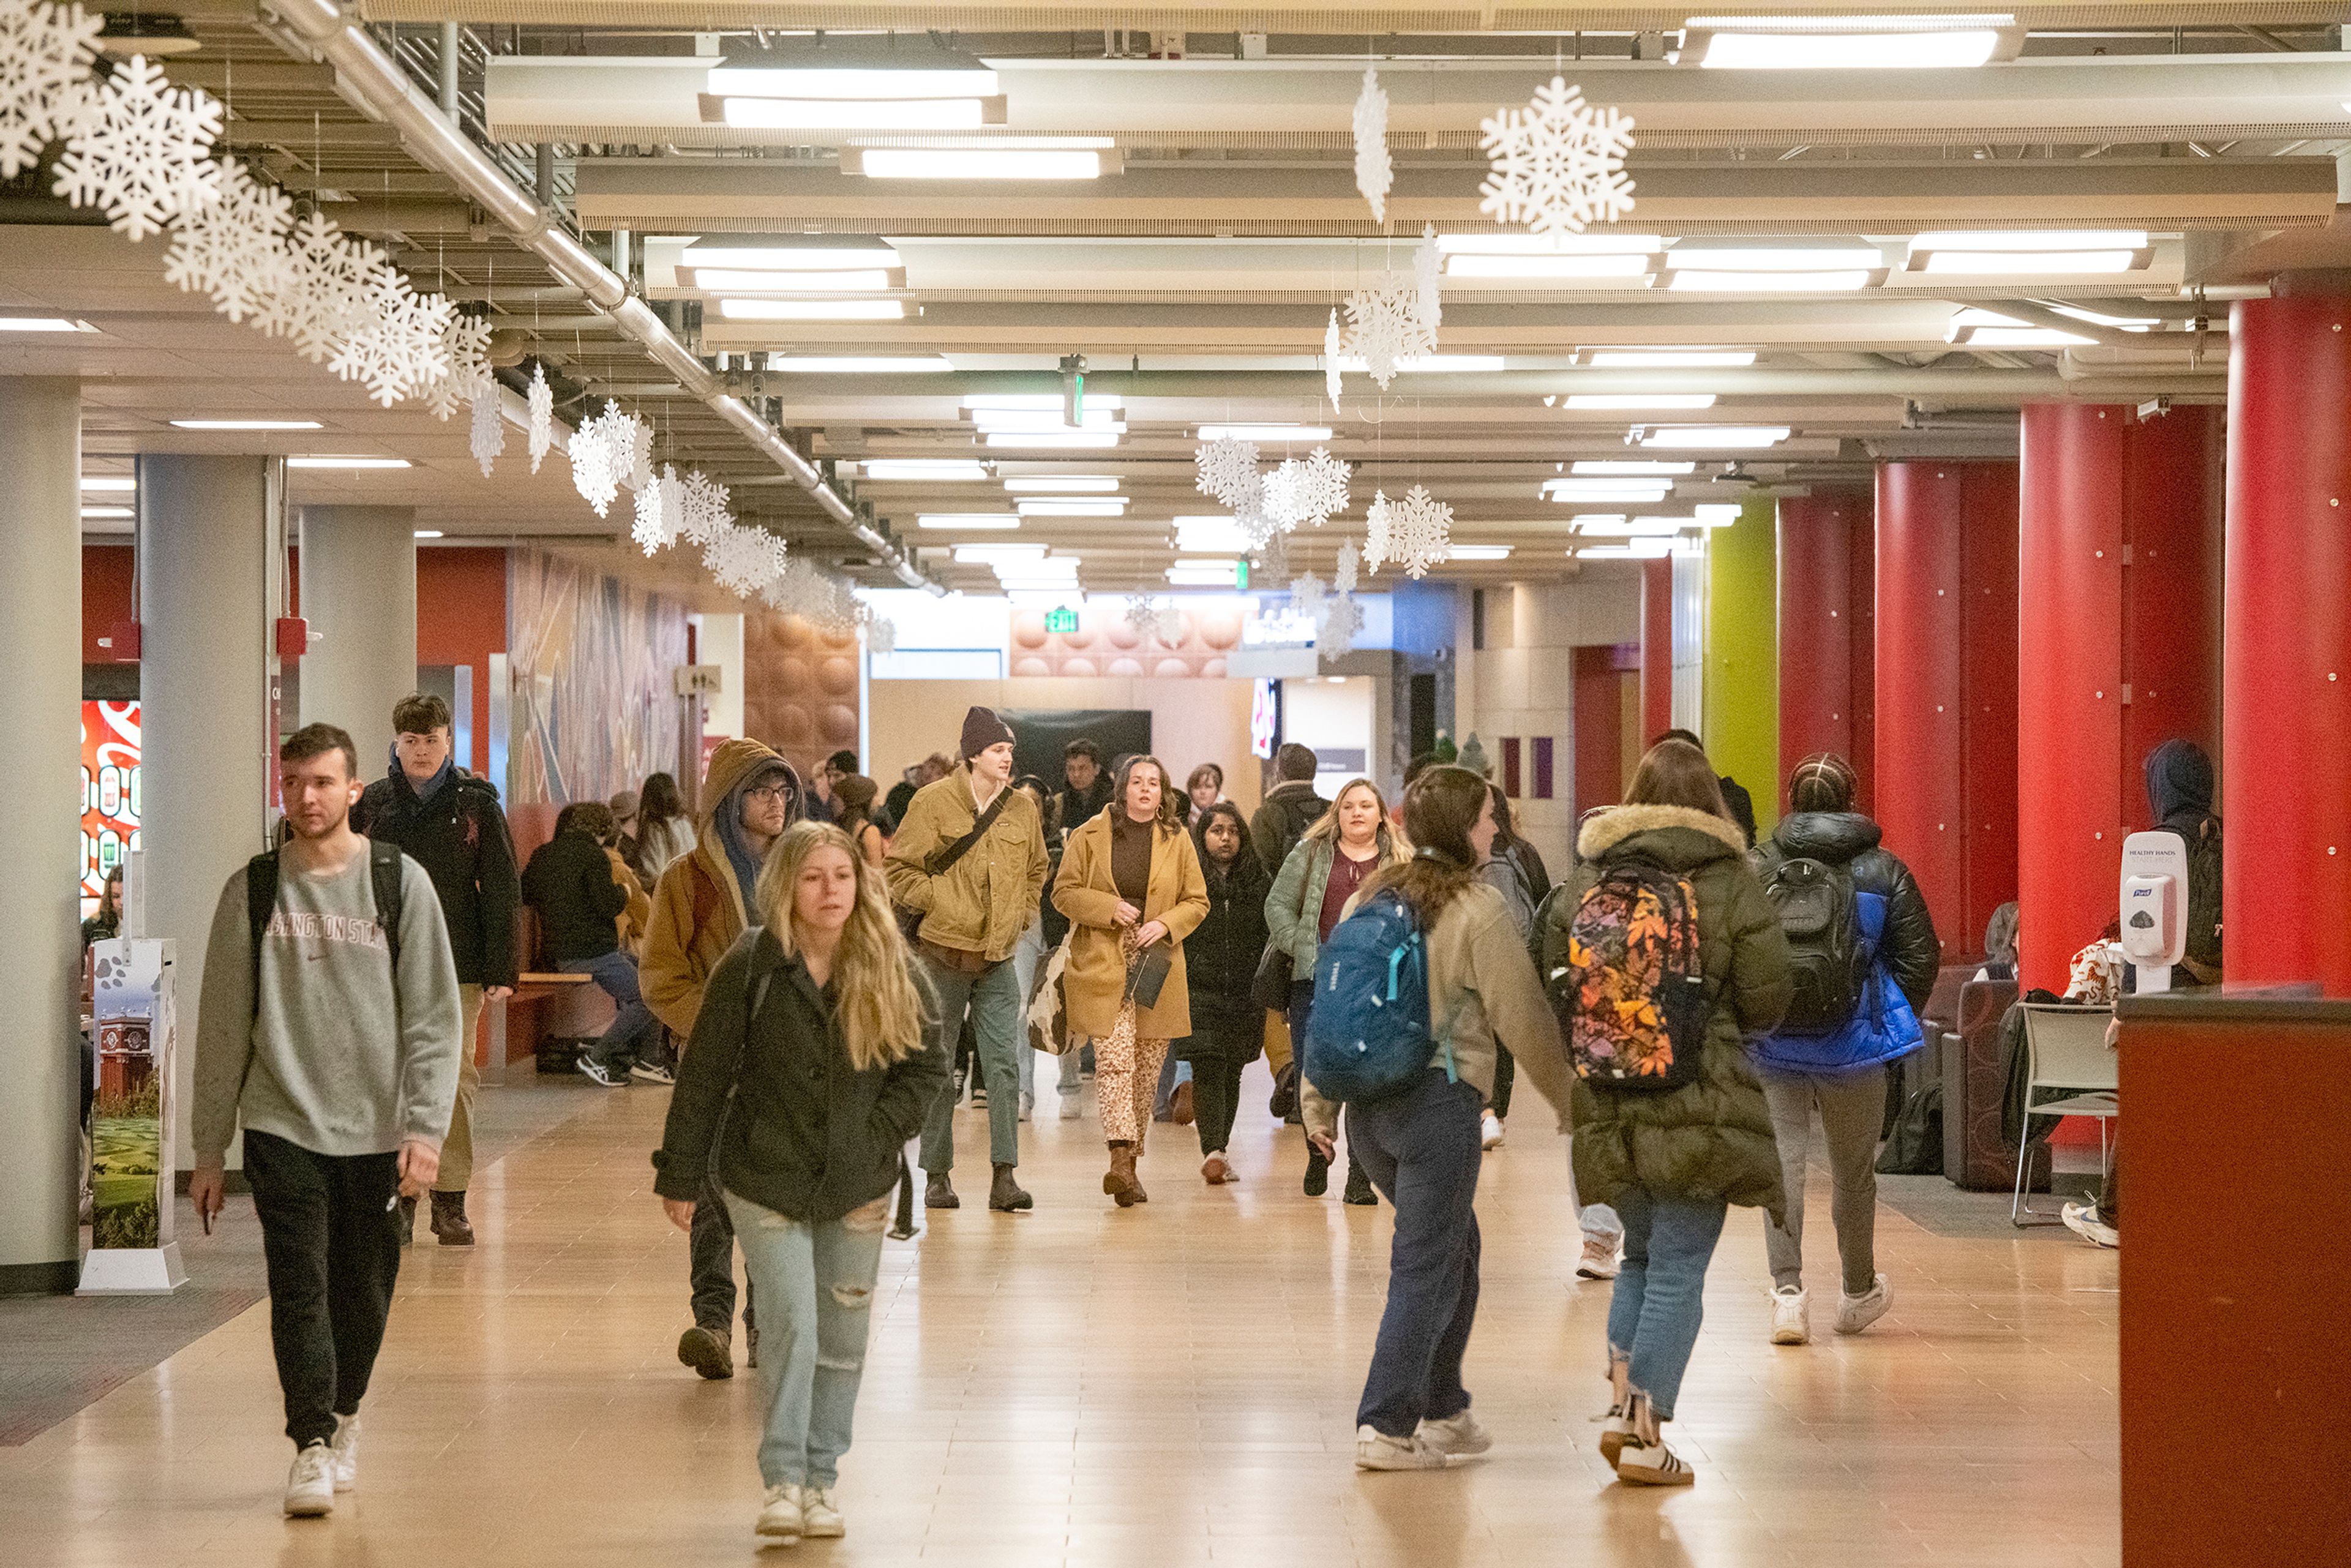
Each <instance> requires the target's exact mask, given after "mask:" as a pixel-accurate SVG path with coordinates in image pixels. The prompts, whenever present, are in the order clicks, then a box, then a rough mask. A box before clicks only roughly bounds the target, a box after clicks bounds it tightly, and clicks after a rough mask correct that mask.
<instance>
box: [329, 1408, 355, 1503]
mask: <svg viewBox="0 0 2351 1568" xmlns="http://www.w3.org/2000/svg"><path fill="white" fill-rule="evenodd" d="M330 1451H331V1452H332V1453H333V1454H334V1456H335V1490H337V1491H349V1490H351V1485H352V1483H353V1482H355V1481H357V1480H358V1479H360V1418H359V1417H358V1416H343V1417H342V1418H341V1420H340V1421H339V1422H338V1423H337V1424H336V1427H335V1442H334V1447H333V1448H332V1449H331V1450H330Z"/></svg>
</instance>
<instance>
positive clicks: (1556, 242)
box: [1437, 234, 1666, 256]
mask: <svg viewBox="0 0 2351 1568" xmlns="http://www.w3.org/2000/svg"><path fill="white" fill-rule="evenodd" d="M1665 248H1666V242H1665V237H1664V236H1663V235H1620V234H1583V235H1531V234H1495V235H1437V254H1438V255H1440V256H1646V255H1648V254H1649V253H1650V252H1652V251H1659V250H1663V249H1665Z"/></svg>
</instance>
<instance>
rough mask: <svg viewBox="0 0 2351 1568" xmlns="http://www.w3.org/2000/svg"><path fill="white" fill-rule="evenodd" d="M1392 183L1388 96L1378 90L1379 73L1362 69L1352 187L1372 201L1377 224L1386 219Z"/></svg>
mask: <svg viewBox="0 0 2351 1568" xmlns="http://www.w3.org/2000/svg"><path fill="white" fill-rule="evenodd" d="M1393 184H1395V164H1394V163H1393V162H1390V161H1389V158H1388V95H1387V94H1386V93H1385V92H1384V91H1382V90H1381V89H1380V77H1379V73H1378V72H1377V71H1375V70H1374V69H1372V68H1371V67H1369V66H1365V67H1364V90H1363V91H1362V92H1360V93H1358V94H1356V95H1355V189H1357V190H1358V191H1361V192H1362V193H1364V200H1365V201H1367V202H1369V203H1371V204H1372V218H1373V221H1374V222H1376V223H1385V222H1387V219H1388V188H1389V187H1390V186H1391V185H1393Z"/></svg>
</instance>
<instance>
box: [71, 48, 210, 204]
mask: <svg viewBox="0 0 2351 1568" xmlns="http://www.w3.org/2000/svg"><path fill="white" fill-rule="evenodd" d="M220 130H221V106H220V104H219V103H218V102H217V101H216V100H214V99H211V98H209V97H207V96H205V95H204V93H201V92H198V91H196V90H195V89H193V88H175V87H173V86H172V84H171V82H170V81H169V80H167V79H166V78H165V77H164V75H163V72H162V69H161V68H158V67H157V66H155V65H154V64H152V62H150V61H149V60H148V58H147V57H145V56H144V55H133V56H131V58H130V59H129V60H127V61H125V62H124V63H123V64H122V65H121V66H120V67H119V68H116V70H115V72H114V74H113V75H112V76H110V77H109V78H107V79H106V80H104V81H102V82H99V83H97V84H95V85H94V86H93V87H91V88H90V89H89V97H88V99H87V101H86V106H85V109H84V110H83V112H82V114H81V115H80V118H79V120H78V123H77V124H76V125H75V127H74V131H73V134H72V135H70V136H68V138H67V139H66V150H65V152H64V154H63V155H62V156H60V157H59V158H58V159H57V183H56V184H55V185H54V186H53V187H52V189H53V190H54V191H55V192H56V193H57V194H58V195H60V196H63V197H64V198H65V199H66V200H67V201H68V202H70V203H71V204H74V205H75V206H77V207H97V208H99V209H100V210H102V211H103V212H104V213H105V214H106V218H107V222H108V223H109V224H110V225H112V226H113V228H114V230H115V232H116V233H118V234H120V235H122V236H123V237H125V238H126V239H133V240H139V239H144V238H146V237H147V236H148V235H151V234H156V233H160V232H161V231H162V228H163V226H164V225H166V224H168V223H170V222H171V221H172V219H173V218H174V217H177V216H178V215H179V214H182V213H185V212H193V211H194V210H195V209H197V208H199V207H204V206H209V205H211V204H213V203H214V202H216V201H218V200H219V199H220V181H221V170H220V165H219V164H218V163H215V162H213V158H212V149H213V142H214V140H215V139H216V138H218V137H219V135H220Z"/></svg>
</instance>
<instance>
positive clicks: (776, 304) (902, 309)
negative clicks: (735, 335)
mask: <svg viewBox="0 0 2351 1568" xmlns="http://www.w3.org/2000/svg"><path fill="white" fill-rule="evenodd" d="M718 314H719V315H720V317H721V318H723V319H726V320H729V321H897V320H902V319H904V317H905V314H906V302H905V301H904V300H903V299H721V300H720V301H719V302H718Z"/></svg>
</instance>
